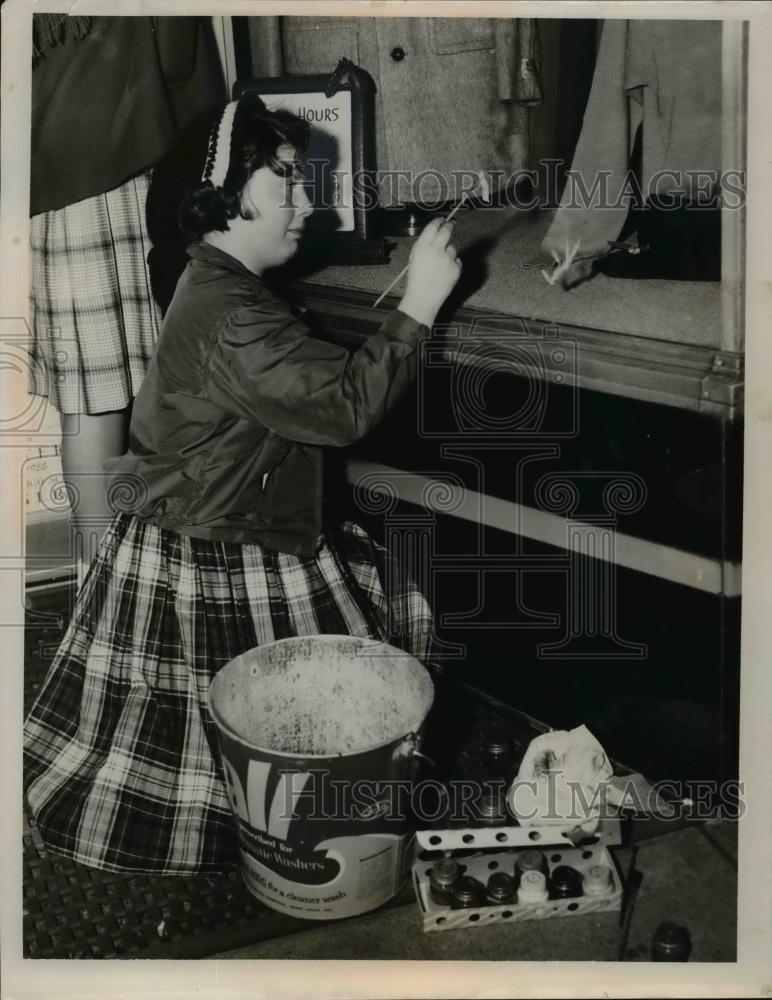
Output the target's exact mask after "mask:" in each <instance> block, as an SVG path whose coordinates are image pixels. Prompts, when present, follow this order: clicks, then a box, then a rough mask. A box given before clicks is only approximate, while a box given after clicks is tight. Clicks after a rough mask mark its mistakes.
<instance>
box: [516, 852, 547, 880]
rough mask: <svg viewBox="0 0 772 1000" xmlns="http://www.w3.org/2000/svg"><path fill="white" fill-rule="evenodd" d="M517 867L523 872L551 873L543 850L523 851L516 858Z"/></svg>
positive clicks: (517, 869)
mask: <svg viewBox="0 0 772 1000" xmlns="http://www.w3.org/2000/svg"><path fill="white" fill-rule="evenodd" d="M515 869H516V871H519V872H520V873H521V874H522V873H525V872H527V871H535V872H541V873H542V874H543V875H545V876H546V875H548V874H549V865H548V864H547V858H546V857H545V856H544V855H543V854H542V852H541V851H522V852H521V853H520V854H518V856H517V858H516V860H515Z"/></svg>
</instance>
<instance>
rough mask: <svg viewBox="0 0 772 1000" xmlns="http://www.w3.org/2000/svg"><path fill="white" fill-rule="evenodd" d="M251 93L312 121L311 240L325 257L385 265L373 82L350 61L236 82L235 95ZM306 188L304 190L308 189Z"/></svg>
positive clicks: (387, 250)
mask: <svg viewBox="0 0 772 1000" xmlns="http://www.w3.org/2000/svg"><path fill="white" fill-rule="evenodd" d="M248 93H255V94H258V95H259V96H260V97H262V98H263V100H264V101H265V103H266V104H267V105H268V107H269V108H271V109H272V110H273V109H275V108H278V107H283V108H286V109H287V110H289V111H294V112H295V113H296V114H298V115H300V117H302V118H305V119H306V120H307V121H308V122H309V124H310V125H311V135H310V140H309V145H308V148H307V150H306V155H305V162H306V176H307V191H308V193H309V197H310V198H311V201H312V203H313V204H314V206H315V211H314V214H313V216H312V217H311V219H310V220H309V224H308V225H309V230H310V232H309V236H311V237H312V239H311V240H309V242H313V243H315V244H316V245H317V246H324V248H325V261H326V263H332V264H342V265H357V264H364V265H370V264H386V263H388V261H389V257H390V252H391V248H392V246H393V244H390V243H387V242H386V241H385V240H384V239H382V238H378V237H377V236H376V234H375V225H374V219H375V216H374V212H373V209H375V208H377V203H378V193H377V185H376V172H375V171H376V165H375V131H374V123H375V84H374V82H373V80H372V78H371V77H370V75H369V74H368V73H367V72H365V70H363V69H361V68H360V67H359V66H357V65H356V64H355V63H353V62H352V61H351V60H350V59H345V58H344V59H341V60H340V61H339V63H338V65H337V66H336V67H335V69H334V70H333V72H332V73H331V74H329V75H326V74H315V75H308V76H305V75H304V76H275V77H259V78H255V79H244V80H237V81H236V82H235V84H234V86H233V97H234V98H238V97H241V96H242V95H244V94H248ZM309 189H310V190H309Z"/></svg>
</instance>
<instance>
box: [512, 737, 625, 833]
mask: <svg viewBox="0 0 772 1000" xmlns="http://www.w3.org/2000/svg"><path fill="white" fill-rule="evenodd" d="M612 775H613V769H612V767H611V763H610V762H609V759H608V757H607V756H606V752H605V750H604V749H603V747H602V746H601V745H600V743H599V742H598V740H597V739H596V738H595V737H594V736H593V735H592V733H591V732H590V730H589V729H588V728H587V727H586V726H584V725H582V726H577V727H576V729H571V730H570V731H566V730H562V729H559V730H554V731H552V732H549V733H543V734H542V735H541V736H537V737H536V738H535V739H533V740H531V742H530V744H529V745H528V749H527V750H526V752H525V756H524V757H523V761H522V763H521V765H520V770H519V771H518V773H517V777H516V778H515V780H514V782H513V783H512V785H511V786H510V788H509V791H508V793H507V801H508V803H509V807H510V809H511V811H512V812H513V814H514V815H515V817H516V818H517V820H518V822H519V823H520V825H521V826H534V825H539V826H541V825H561V826H580V827H582V829H585V830H587V831H588V832H591V831H592V830H594V829H595V827H596V826H597V824H598V819H599V815H600V811H601V806H602V804H603V801H604V794H605V788H606V783H607V782H608V780H609V779H610V778H611V777H612Z"/></svg>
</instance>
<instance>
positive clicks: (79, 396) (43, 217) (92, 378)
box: [28, 174, 161, 414]
mask: <svg viewBox="0 0 772 1000" xmlns="http://www.w3.org/2000/svg"><path fill="white" fill-rule="evenodd" d="M149 183H150V175H149V174H142V175H140V176H138V177H133V178H132V179H131V180H129V181H127V182H126V183H125V184H122V185H121V186H120V187H118V188H115V189H114V190H112V191H108V192H106V193H105V194H100V195H97V196H96V197H94V198H86V199H85V200H84V201H80V202H77V203H76V204H74V205H68V206H67V207H65V208H61V209H58V210H56V211H53V212H43V213H41V214H40V215H35V216H33V217H32V219H31V220H30V280H31V285H30V324H31V339H32V343H31V365H30V372H31V374H30V379H29V384H28V388H29V391H30V393H32V394H33V395H38V396H47V397H48V398H49V401H50V402H51V404H52V406H54V407H55V408H56V409H57V410H58V411H59V412H60V413H89V414H95V413H105V412H108V411H111V410H122V409H124V408H125V407H126V406H128V404H129V403H130V402H131V400H132V399H133V398H134V397H135V396H136V394H137V392H138V391H139V387H140V384H141V383H142V379H143V377H144V374H145V371H146V370H147V366H148V363H149V361H150V358H151V356H152V353H153V349H154V346H155V343H156V341H157V340H158V332H159V329H160V320H161V317H160V311H159V309H158V306H157V305H156V303H155V301H154V299H153V295H152V292H151V287H150V273H149V271H148V265H147V255H148V252H149V250H150V248H151V243H150V239H149V237H148V235H147V227H146V223H145V201H146V198H147V192H148V187H149Z"/></svg>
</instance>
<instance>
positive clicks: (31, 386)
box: [0, 316, 83, 439]
mask: <svg viewBox="0 0 772 1000" xmlns="http://www.w3.org/2000/svg"><path fill="white" fill-rule="evenodd" d="M78 358H79V352H78V345H77V343H76V342H75V340H72V339H68V338H65V337H62V336H61V331H60V330H59V329H58V328H55V327H52V328H51V329H50V330H49V331H48V332H47V336H46V341H45V345H44V344H43V343H41V342H39V341H36V339H35V338H34V337H33V335H32V331H31V329H30V326H29V323H28V322H27V320H26V319H25V318H24V317H19V316H10V317H0V375H1V376H2V386H1V387H0V437H6V438H11V437H17V438H18V437H38V438H39V437H52V436H53V435H54V434H55V436H56V438H57V439H58V438H59V437H60V436H61V435H62V433H64V432H63V431H62V430H61V429H60V427H59V422H58V419H57V422H56V427H55V429H54V428H52V427H50V426H49V427H47V426H46V423H47V421H48V420H49V419H50V415H51V414H52V410H53V408H52V407H51V406H50V403H49V397H51V396H52V395H54V394H55V395H56V396H57V397H58V398H62V397H63V396H66V397H67V400H68V407H67V408H68V410H72V411H73V412H74V413H79V412H82V409H83V408H82V406H81V400H80V395H81V390H80V384H79V380H78V378H77V375H76V373H77V371H78ZM73 425H74V426H72V427H70V428H69V429H68V431H67V433H68V434H75V433H77V421H73Z"/></svg>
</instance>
